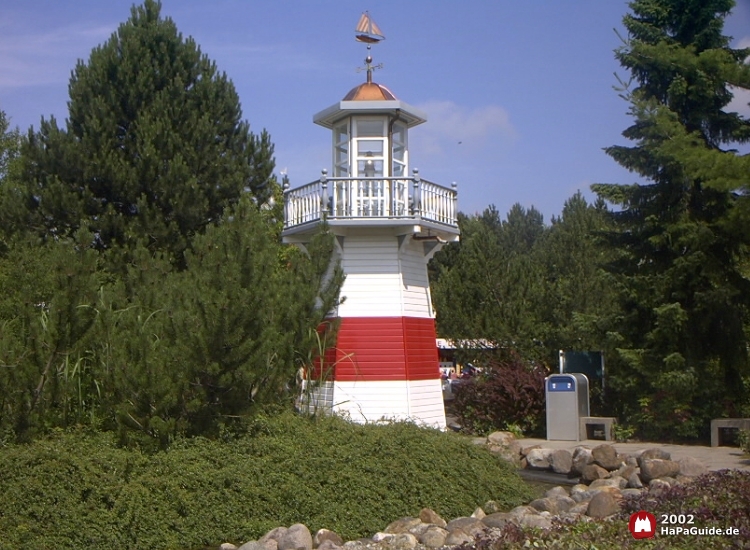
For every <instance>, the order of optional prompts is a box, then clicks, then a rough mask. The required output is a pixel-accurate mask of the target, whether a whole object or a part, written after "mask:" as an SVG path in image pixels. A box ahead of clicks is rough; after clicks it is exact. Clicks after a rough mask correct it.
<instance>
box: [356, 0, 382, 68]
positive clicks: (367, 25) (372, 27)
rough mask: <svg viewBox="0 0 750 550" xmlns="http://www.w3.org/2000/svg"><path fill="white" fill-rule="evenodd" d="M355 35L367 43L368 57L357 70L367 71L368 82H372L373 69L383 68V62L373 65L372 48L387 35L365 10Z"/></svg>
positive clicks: (359, 40) (360, 40) (358, 39)
mask: <svg viewBox="0 0 750 550" xmlns="http://www.w3.org/2000/svg"><path fill="white" fill-rule="evenodd" d="M354 37H355V38H356V39H357V41H358V42H364V43H365V44H367V57H366V58H365V66H364V67H358V68H357V72H360V71H367V82H372V71H374V70H375V69H382V68H383V64H382V63H379V64H377V65H373V64H372V55H370V51H371V49H372V45H373V44H377V43H378V42H380V41H381V40H385V36H384V35H383V31H381V30H380V27H378V26H377V24H375V21H373V20H372V19H370V13H369V12H367V11H366V12H364V13H363V14H362V17H360V18H359V23H357V28H356V29H355V35H354Z"/></svg>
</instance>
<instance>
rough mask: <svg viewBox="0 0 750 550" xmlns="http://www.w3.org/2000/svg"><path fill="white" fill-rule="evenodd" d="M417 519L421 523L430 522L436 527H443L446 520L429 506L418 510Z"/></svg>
mask: <svg viewBox="0 0 750 550" xmlns="http://www.w3.org/2000/svg"><path fill="white" fill-rule="evenodd" d="M419 519H420V520H421V521H422V522H423V523H432V524H433V525H437V526H438V527H445V526H446V525H447V523H446V521H445V520H444V519H443V518H442V517H440V515H439V514H438V513H437V512H436V511H435V510H432V509H430V508H422V511H421V512H419Z"/></svg>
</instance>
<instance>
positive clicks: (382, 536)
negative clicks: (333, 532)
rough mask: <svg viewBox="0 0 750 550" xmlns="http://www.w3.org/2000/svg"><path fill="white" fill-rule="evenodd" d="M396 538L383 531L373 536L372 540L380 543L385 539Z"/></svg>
mask: <svg viewBox="0 0 750 550" xmlns="http://www.w3.org/2000/svg"><path fill="white" fill-rule="evenodd" d="M395 536H396V535H394V534H393V533H384V532H383V531H378V532H377V533H375V534H374V535H373V536H372V540H373V541H374V542H380V541H383V540H385V539H389V538H391V537H395ZM344 546H346V545H344Z"/></svg>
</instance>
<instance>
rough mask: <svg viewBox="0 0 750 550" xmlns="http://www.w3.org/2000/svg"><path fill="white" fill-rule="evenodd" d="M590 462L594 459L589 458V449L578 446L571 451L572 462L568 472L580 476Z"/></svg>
mask: <svg viewBox="0 0 750 550" xmlns="http://www.w3.org/2000/svg"><path fill="white" fill-rule="evenodd" d="M592 462H594V458H593V457H592V456H591V449H589V448H588V447H581V446H578V447H576V448H575V449H573V462H572V465H571V468H570V472H571V473H572V474H575V475H581V474H582V473H583V469H584V468H585V467H586V466H588V465H589V464H591V463H592Z"/></svg>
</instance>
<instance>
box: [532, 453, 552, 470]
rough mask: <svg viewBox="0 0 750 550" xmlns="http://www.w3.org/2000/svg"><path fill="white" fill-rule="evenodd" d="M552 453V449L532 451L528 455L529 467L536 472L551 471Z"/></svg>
mask: <svg viewBox="0 0 750 550" xmlns="http://www.w3.org/2000/svg"><path fill="white" fill-rule="evenodd" d="M552 452H553V451H552V449H542V448H538V449H531V450H530V451H529V452H528V454H527V455H526V463H527V465H528V467H529V468H531V469H534V470H549V468H550V455H551V454H552Z"/></svg>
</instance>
